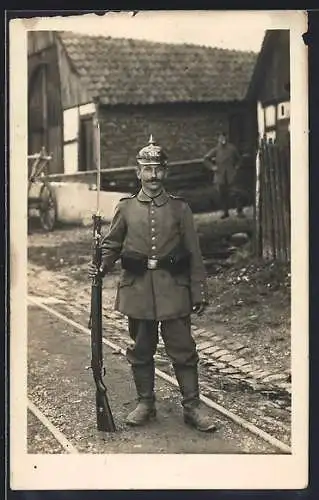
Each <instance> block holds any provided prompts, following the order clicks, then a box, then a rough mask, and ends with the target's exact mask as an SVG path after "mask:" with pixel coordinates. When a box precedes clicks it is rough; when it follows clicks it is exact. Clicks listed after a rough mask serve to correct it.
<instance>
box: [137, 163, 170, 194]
mask: <svg viewBox="0 0 319 500" xmlns="http://www.w3.org/2000/svg"><path fill="white" fill-rule="evenodd" d="M165 175H166V167H165V166H163V165H157V164H152V165H141V166H139V167H138V168H137V177H138V179H140V181H141V184H142V187H146V188H147V189H148V190H150V191H157V190H158V189H161V188H162V185H163V181H164V178H165Z"/></svg>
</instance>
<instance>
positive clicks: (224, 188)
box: [204, 132, 244, 219]
mask: <svg viewBox="0 0 319 500" xmlns="http://www.w3.org/2000/svg"><path fill="white" fill-rule="evenodd" d="M204 160H209V161H211V160H215V163H216V167H209V168H210V170H215V171H216V173H215V183H216V186H217V189H218V193H219V198H220V203H221V206H222V208H223V215H222V217H221V218H222V219H225V218H227V217H229V201H230V200H229V198H230V194H231V193H233V195H234V196H235V198H236V205H237V207H236V208H237V215H238V217H244V213H243V206H242V200H241V196H240V193H239V190H238V188H236V176H237V172H238V170H239V167H240V164H241V157H240V154H239V152H238V150H237V148H236V146H234V144H231V143H230V142H228V140H227V136H226V134H225V132H221V134H220V135H219V138H218V144H217V147H214V148H213V149H211V150H210V151H209V152H208V153H207V154H206V155H205V156H204Z"/></svg>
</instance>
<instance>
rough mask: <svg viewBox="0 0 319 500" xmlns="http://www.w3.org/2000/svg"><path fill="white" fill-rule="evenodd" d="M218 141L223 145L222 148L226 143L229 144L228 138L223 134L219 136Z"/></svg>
mask: <svg viewBox="0 0 319 500" xmlns="http://www.w3.org/2000/svg"><path fill="white" fill-rule="evenodd" d="M218 141H219V144H221V145H222V146H224V145H225V144H226V142H227V138H226V137H225V136H224V135H223V134H221V135H220V136H219V139H218Z"/></svg>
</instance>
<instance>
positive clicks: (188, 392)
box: [174, 366, 217, 432]
mask: <svg viewBox="0 0 319 500" xmlns="http://www.w3.org/2000/svg"><path fill="white" fill-rule="evenodd" d="M174 371H175V375H176V379H177V382H178V385H179V388H180V391H181V394H182V397H183V400H182V405H183V416H184V422H185V423H186V424H188V425H190V426H191V427H194V428H195V429H197V430H199V431H202V432H213V431H215V430H216V429H217V428H216V425H215V423H214V422H213V420H212V419H211V417H209V416H208V415H206V414H205V413H204V410H203V408H202V407H201V403H200V399H199V385H198V371H197V366H174Z"/></svg>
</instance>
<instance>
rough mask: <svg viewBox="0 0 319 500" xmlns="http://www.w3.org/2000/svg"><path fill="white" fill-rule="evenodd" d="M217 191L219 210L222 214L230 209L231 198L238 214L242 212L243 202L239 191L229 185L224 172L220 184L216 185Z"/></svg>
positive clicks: (233, 185) (232, 185)
mask: <svg viewBox="0 0 319 500" xmlns="http://www.w3.org/2000/svg"><path fill="white" fill-rule="evenodd" d="M217 189H218V193H219V200H220V206H221V209H222V210H223V211H224V213H228V211H229V208H230V198H231V197H233V198H234V201H235V205H236V209H237V212H238V213H241V212H242V211H243V200H242V195H241V192H240V189H239V188H238V187H237V186H236V185H235V184H234V183H230V182H229V179H228V175H227V173H226V172H225V173H224V175H223V177H222V178H221V179H220V182H218V183H217Z"/></svg>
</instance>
